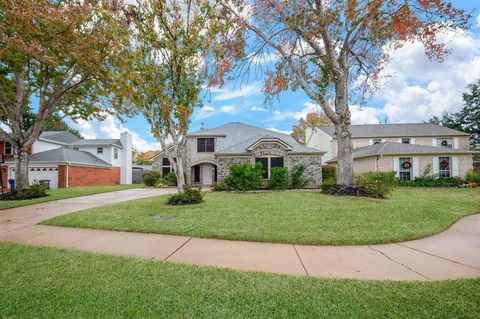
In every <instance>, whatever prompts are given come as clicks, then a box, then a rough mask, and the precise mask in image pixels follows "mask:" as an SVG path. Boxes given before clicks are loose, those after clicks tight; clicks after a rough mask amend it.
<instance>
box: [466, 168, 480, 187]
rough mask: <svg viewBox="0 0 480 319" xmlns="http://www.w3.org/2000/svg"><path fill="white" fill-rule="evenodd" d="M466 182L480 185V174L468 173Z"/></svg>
mask: <svg viewBox="0 0 480 319" xmlns="http://www.w3.org/2000/svg"><path fill="white" fill-rule="evenodd" d="M465 181H467V183H476V184H480V173H477V172H475V171H474V170H471V171H468V172H467V175H466V176H465Z"/></svg>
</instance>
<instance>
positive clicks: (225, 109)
mask: <svg viewBox="0 0 480 319" xmlns="http://www.w3.org/2000/svg"><path fill="white" fill-rule="evenodd" d="M220 111H221V112H223V113H226V114H230V115H231V114H235V113H236V110H235V107H234V106H233V105H224V106H222V107H220Z"/></svg>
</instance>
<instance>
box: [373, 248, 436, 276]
mask: <svg viewBox="0 0 480 319" xmlns="http://www.w3.org/2000/svg"><path fill="white" fill-rule="evenodd" d="M368 248H370V249H371V250H373V251H376V252H379V253H380V254H382V255H384V256H385V257H387V259H389V260H391V261H393V262H394V263H396V264H399V265H402V266H403V267H405V268H407V269H408V270H410V271H412V272H414V273H416V274H417V275H419V276H421V277H423V278H425V279H427V280H431V279H430V278H428V277H427V276H425V275H422V274H421V273H419V272H418V271H416V270H414V269H412V268H410V267H408V266H407V265H405V264H404V263H401V262H399V261H396V260H394V259H392V258H390V256H388V255H387V254H386V253H384V252H383V251H381V250H379V249H375V248H373V247H372V246H370V245H368Z"/></svg>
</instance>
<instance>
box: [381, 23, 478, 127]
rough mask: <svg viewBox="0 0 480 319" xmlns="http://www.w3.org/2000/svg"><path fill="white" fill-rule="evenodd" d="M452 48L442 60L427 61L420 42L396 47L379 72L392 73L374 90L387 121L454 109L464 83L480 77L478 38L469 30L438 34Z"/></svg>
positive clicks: (415, 118)
mask: <svg viewBox="0 0 480 319" xmlns="http://www.w3.org/2000/svg"><path fill="white" fill-rule="evenodd" d="M439 40H440V41H442V42H445V43H447V45H448V47H449V48H450V49H451V50H452V52H451V54H450V55H449V56H448V57H447V59H446V60H445V62H443V63H437V62H434V61H430V60H429V59H428V58H427V57H426V56H425V52H424V48H423V46H422V45H421V44H420V43H409V44H407V45H405V46H404V47H403V48H401V49H399V50H398V51H396V52H395V53H394V55H393V57H392V60H391V62H390V64H389V65H388V66H387V67H386V69H385V71H384V72H383V75H392V76H393V77H392V78H391V79H390V80H389V81H387V82H386V84H385V85H384V87H383V88H382V89H380V90H379V91H378V92H377V94H376V96H375V97H376V99H378V100H380V101H382V102H384V104H385V106H384V108H383V111H384V112H385V114H386V115H387V116H388V118H389V122H391V123H402V122H403V123H405V122H421V121H425V120H428V119H429V118H431V117H432V116H434V115H437V116H438V115H441V114H442V113H443V112H444V111H450V112H452V111H458V109H459V108H461V106H462V93H463V92H464V91H465V90H466V86H467V84H468V83H470V82H473V81H475V80H476V79H478V78H480V39H479V38H478V36H475V34H473V33H471V32H461V31H457V32H447V33H445V34H442V35H441V36H440V37H439Z"/></svg>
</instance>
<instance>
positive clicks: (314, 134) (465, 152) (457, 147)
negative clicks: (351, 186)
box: [306, 123, 475, 180]
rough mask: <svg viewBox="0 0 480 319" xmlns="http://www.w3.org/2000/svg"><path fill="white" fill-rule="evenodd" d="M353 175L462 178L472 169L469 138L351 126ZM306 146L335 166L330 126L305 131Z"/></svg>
mask: <svg viewBox="0 0 480 319" xmlns="http://www.w3.org/2000/svg"><path fill="white" fill-rule="evenodd" d="M351 131H352V143H353V147H354V151H353V159H354V172H355V173H361V172H367V171H396V173H397V177H398V178H399V179H401V180H412V179H414V178H416V177H419V176H421V175H425V174H438V175H439V176H444V177H454V176H455V177H462V178H463V177H465V174H466V173H467V172H468V171H469V170H471V169H472V167H473V154H475V152H473V151H471V150H469V148H468V147H469V144H468V134H466V133H464V132H460V131H457V130H452V129H449V128H446V127H443V126H440V125H435V124H429V123H410V124H373V125H372V124H366V125H352V126H351ZM306 142H307V145H308V146H310V147H313V148H317V149H319V150H322V151H324V152H325V156H324V158H323V159H322V160H323V161H324V163H326V164H332V165H335V164H336V161H337V160H336V153H337V139H336V136H335V129H334V127H333V126H320V127H316V128H308V129H307V130H306Z"/></svg>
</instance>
